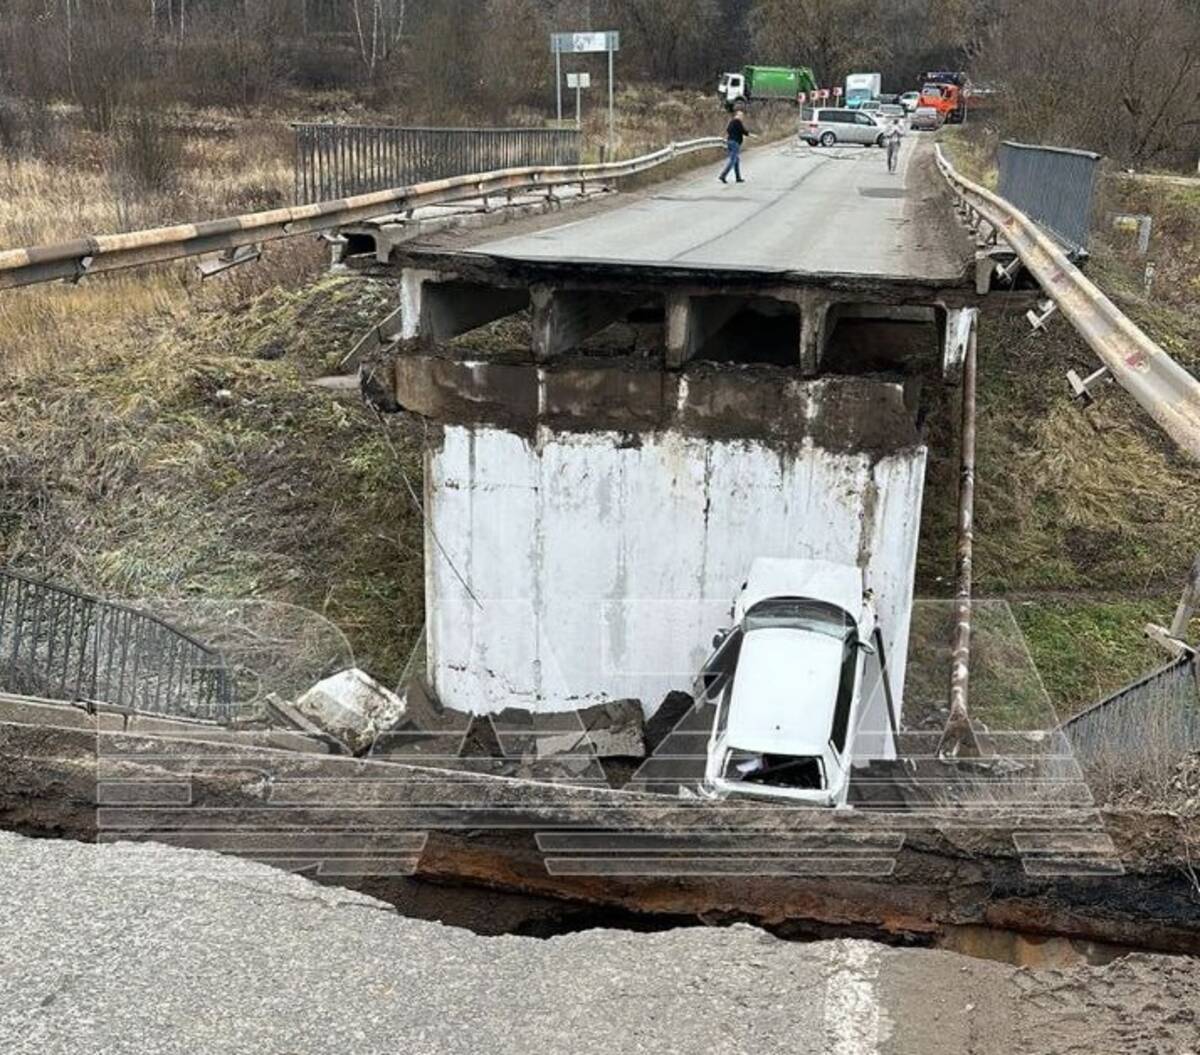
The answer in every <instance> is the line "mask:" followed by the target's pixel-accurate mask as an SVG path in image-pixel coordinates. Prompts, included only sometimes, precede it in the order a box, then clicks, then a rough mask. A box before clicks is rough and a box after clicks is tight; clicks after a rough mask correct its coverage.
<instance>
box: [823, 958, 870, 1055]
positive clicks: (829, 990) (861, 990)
mask: <svg viewBox="0 0 1200 1055" xmlns="http://www.w3.org/2000/svg"><path fill="white" fill-rule="evenodd" d="M826 955H827V956H829V957H830V959H831V964H830V966H831V967H832V968H833V970H832V971H831V972H830V974H829V976H828V979H827V980H826V983H825V1022H824V1025H825V1044H824V1050H825V1051H826V1052H828V1053H829V1055H878V1051H879V1000H878V994H877V992H876V988H875V982H876V980H877V979H878V977H879V949H878V947H876V946H875V945H874V944H872V943H871V942H865V941H838V942H831V943H830V945H829V951H828V952H827V954H826Z"/></svg>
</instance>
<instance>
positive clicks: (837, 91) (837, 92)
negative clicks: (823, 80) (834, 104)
mask: <svg viewBox="0 0 1200 1055" xmlns="http://www.w3.org/2000/svg"><path fill="white" fill-rule="evenodd" d="M833 97H834V98H835V99H840V98H841V97H842V89H841V88H834V89H833Z"/></svg>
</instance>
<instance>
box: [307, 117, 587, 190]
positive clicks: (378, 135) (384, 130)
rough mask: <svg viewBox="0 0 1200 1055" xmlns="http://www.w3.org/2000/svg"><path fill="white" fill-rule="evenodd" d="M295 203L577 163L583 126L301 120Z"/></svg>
mask: <svg viewBox="0 0 1200 1055" xmlns="http://www.w3.org/2000/svg"><path fill="white" fill-rule="evenodd" d="M292 128H293V129H294V130H295V133H296V163H295V196H296V204H297V205H309V204H311V203H313V202H319V201H331V200H332V199H335V198H349V197H352V196H354V195H356V194H366V193H369V192H371V191H378V190H385V189H387V188H388V187H405V186H410V185H412V184H415V183H423V182H425V181H427V180H438V179H445V178H446V177H449V176H461V175H464V174H465V173H468V172H494V171H496V170H499V169H511V168H522V167H525V166H553V165H577V164H579V157H580V133H579V132H578V131H576V130H575V129H557V128H390V127H372V126H367V125H335V124H295V125H293V126H292Z"/></svg>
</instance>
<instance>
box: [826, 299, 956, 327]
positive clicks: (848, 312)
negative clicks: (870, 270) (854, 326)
mask: <svg viewBox="0 0 1200 1055" xmlns="http://www.w3.org/2000/svg"><path fill="white" fill-rule="evenodd" d="M831 310H832V312H833V316H832V318H831V319H830V320H829V321H830V322H833V321H837V320H841V319H865V320H872V321H876V322H916V323H920V322H930V323H932V322H936V321H937V311H936V309H935V308H933V307H931V306H928V305H924V304H852V303H849V304H835V305H833V307H832V309H831Z"/></svg>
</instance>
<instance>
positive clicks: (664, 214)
mask: <svg viewBox="0 0 1200 1055" xmlns="http://www.w3.org/2000/svg"><path fill="white" fill-rule="evenodd" d="M932 158H933V155H932V145H931V141H930V140H928V139H922V138H920V137H917V136H909V137H908V139H907V140H906V141H905V143H904V146H903V148H902V151H901V157H900V165H899V168H898V171H897V172H896V173H895V174H889V173H888V171H887V167H886V161H885V155H884V152H883V151H882V150H878V149H875V148H872V147H859V146H843V147H834V148H832V149H823V148H815V149H814V148H811V147H808V146H804V145H797V144H796V143H795V142H794V141H790V142H788V143H787V144H785V145H783V146H779V147H772V148H770V149H768V150H763V151H760V152H756V153H752V154H750V155H749V156H748V157H747V159H746V161H745V166H744V168H745V175H746V180H747V182H746V183H744V184H740V185H739V184H735V183H733V181H732V179H731V180H730V182H729V184H728V185H725V186H722V185H721V184H720V183H718V182H717V179H716V175H715V170H714V169H711V168H710V169H705V170H703V171H702V172H701V173H699V174H693V175H691V176H690V177H688V178H686V179H684V180H679V181H674V182H673V183H671V184H669V185H666V186H664V187H662V188H661V189H659V190H658V191H657V192H655V193H653V194H650V195H649V196H646V197H643V198H641V199H639V200H636V201H633V202H631V203H629V204H627V205H624V206H622V207H621V208H617V209H612V210H609V211H607V212H604V213H601V214H599V215H596V216H592V217H590V218H588V219H583V220H577V221H572V222H568V223H565V224H560V225H557V226H555V227H552V228H549V229H547V230H543V231H539V232H536V233H533V234H526V235H518V236H517V237H510V238H503V239H499V240H496V241H488V242H484V243H483V244H481V245H478V246H477V247H476V251H477V252H479V253H483V254H486V255H489V256H495V257H505V258H510V259H517V260H523V261H543V260H556V261H567V262H581V263H582V262H593V263H609V264H624V265H629V264H635V265H637V264H640V265H645V266H668V267H673V268H699V269H725V270H743V271H765V272H773V273H777V272H781V271H784V272H792V273H806V272H807V273H825V274H828V273H835V274H846V275H860V276H871V277H878V278H905V279H913V278H918V279H924V280H927V281H931V282H935V283H943V282H944V283H955V282H958V281H961V280H963V279H964V278H965V277H966V276H967V275H968V274H970V273H971V271H970V269H971V267H972V266H973V262H974V252H973V246H972V245H971V244H970V242H969V241H968V239H967V238H966V236H965V234H964V233H963V231H962V229H961V227H959V225H958V224H957V223H956V222H955V220H954V213H953V210H952V209H951V208H949V200H948V196H947V195H946V193H945V190H944V182H943V181H942V179H941V178H940V176H938V174H937V172H936V171H935V170H934V169H933V165H932Z"/></svg>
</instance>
